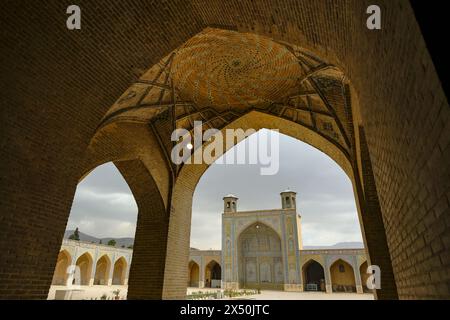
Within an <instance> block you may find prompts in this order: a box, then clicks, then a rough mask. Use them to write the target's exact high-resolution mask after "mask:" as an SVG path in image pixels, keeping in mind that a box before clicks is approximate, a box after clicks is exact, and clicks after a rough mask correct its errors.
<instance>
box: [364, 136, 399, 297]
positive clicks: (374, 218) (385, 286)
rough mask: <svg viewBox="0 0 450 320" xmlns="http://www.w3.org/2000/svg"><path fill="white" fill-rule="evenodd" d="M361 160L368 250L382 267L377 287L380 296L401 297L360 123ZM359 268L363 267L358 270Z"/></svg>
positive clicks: (369, 255)
mask: <svg viewBox="0 0 450 320" xmlns="http://www.w3.org/2000/svg"><path fill="white" fill-rule="evenodd" d="M359 131H360V147H361V163H362V173H363V184H362V185H361V183H360V182H359V178H358V177H356V184H357V188H359V189H360V190H361V188H362V187H363V190H364V191H363V192H359V194H360V195H362V194H363V197H364V198H363V199H361V197H360V204H361V219H362V224H363V228H364V232H363V234H364V237H365V245H366V250H367V252H368V257H367V258H368V264H369V265H377V266H379V267H380V269H381V289H379V290H375V295H376V297H377V299H389V300H391V299H398V294H397V286H396V283H395V278H394V273H393V270H392V262H391V256H390V253H389V247H388V244H387V240H386V231H385V227H384V223H383V217H382V213H381V208H380V204H379V200H378V193H377V189H376V186H375V180H374V176H373V171H372V164H371V161H370V157H369V149H368V147H367V142H366V138H365V134H364V128H362V127H360V128H359ZM358 272H359V270H358Z"/></svg>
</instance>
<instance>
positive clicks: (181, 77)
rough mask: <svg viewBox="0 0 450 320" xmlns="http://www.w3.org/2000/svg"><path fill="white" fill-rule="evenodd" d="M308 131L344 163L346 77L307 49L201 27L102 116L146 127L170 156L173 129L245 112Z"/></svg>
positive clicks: (348, 136) (218, 123) (348, 127)
mask: <svg viewBox="0 0 450 320" xmlns="http://www.w3.org/2000/svg"><path fill="white" fill-rule="evenodd" d="M254 110H256V111H259V112H263V113H267V114H270V115H274V116H277V117H281V118H284V119H287V120H289V121H292V122H294V123H297V124H300V125H302V126H304V127H307V128H309V129H311V130H313V131H314V132H316V133H317V134H319V135H321V136H322V137H324V138H326V139H327V140H328V141H330V142H331V143H333V144H334V145H335V146H336V147H338V148H339V149H340V150H341V151H342V152H343V153H344V154H345V155H346V156H347V158H348V159H349V160H350V159H351V158H352V155H353V154H354V152H353V150H352V148H353V147H352V146H353V141H354V137H353V136H352V132H353V130H352V125H353V124H352V123H353V122H352V118H351V117H352V112H351V106H350V94H349V89H348V84H347V80H346V79H345V77H344V75H343V74H342V72H340V70H339V69H338V68H337V67H335V66H333V65H331V64H328V63H327V62H325V61H323V60H321V59H320V58H319V57H317V56H316V55H314V54H313V53H311V52H308V51H307V50H305V49H302V48H300V47H297V46H293V45H290V44H288V43H281V42H276V41H273V40H271V39H269V38H267V37H263V36H258V35H255V34H249V33H239V32H236V31H228V30H222V29H214V28H207V29H205V30H204V31H203V32H201V33H199V34H197V35H196V36H194V37H193V38H191V39H190V40H188V41H187V42H186V43H185V44H183V45H182V46H181V47H179V48H178V49H176V50H175V51H173V52H171V53H170V54H169V55H167V56H166V57H165V58H163V59H162V60H161V61H160V62H159V63H157V64H156V65H154V66H153V67H151V68H150V69H149V70H148V71H147V72H146V73H145V74H144V75H143V76H142V77H141V78H140V79H139V81H137V82H136V83H134V84H133V85H132V86H131V87H130V88H129V89H128V90H127V91H126V92H125V93H124V94H123V95H122V97H120V98H119V99H118V100H117V102H116V103H115V104H114V105H113V106H112V107H111V109H110V110H109V111H108V113H107V114H106V115H105V117H104V119H103V121H102V123H101V125H100V127H102V126H104V125H106V124H108V123H111V122H114V121H134V122H146V123H148V124H149V125H150V127H151V128H152V130H153V131H154V133H155V134H156V135H157V136H158V137H159V140H160V143H161V145H162V147H163V149H165V152H167V153H168V154H170V150H171V148H172V146H173V145H172V142H171V140H170V135H171V133H172V131H173V130H174V129H175V128H184V129H187V130H193V128H194V121H202V122H203V128H204V130H207V129H210V128H215V129H221V128H224V127H225V126H226V125H228V124H229V123H231V122H233V121H234V120H236V119H238V118H240V117H242V116H243V115H245V114H247V113H248V112H250V111H254Z"/></svg>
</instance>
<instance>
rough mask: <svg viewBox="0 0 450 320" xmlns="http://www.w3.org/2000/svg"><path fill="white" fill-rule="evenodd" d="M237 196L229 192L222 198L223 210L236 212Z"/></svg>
mask: <svg viewBox="0 0 450 320" xmlns="http://www.w3.org/2000/svg"><path fill="white" fill-rule="evenodd" d="M238 199H239V198H238V197H236V196H235V195H232V194H229V195H227V196H225V197H224V198H223V212H227V213H228V212H237V201H238Z"/></svg>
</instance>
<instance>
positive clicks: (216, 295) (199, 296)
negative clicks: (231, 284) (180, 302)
mask: <svg viewBox="0 0 450 320" xmlns="http://www.w3.org/2000/svg"><path fill="white" fill-rule="evenodd" d="M260 293H261V290H259V289H258V290H249V289H246V290H229V289H227V290H223V291H196V292H192V293H191V294H189V295H187V297H186V298H187V299H189V300H209V299H221V298H235V297H242V296H250V295H254V294H260Z"/></svg>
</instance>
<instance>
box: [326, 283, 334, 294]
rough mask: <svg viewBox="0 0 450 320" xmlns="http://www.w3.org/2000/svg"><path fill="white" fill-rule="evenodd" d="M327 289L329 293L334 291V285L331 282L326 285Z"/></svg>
mask: <svg viewBox="0 0 450 320" xmlns="http://www.w3.org/2000/svg"><path fill="white" fill-rule="evenodd" d="M325 290H326V292H327V293H333V287H332V286H331V284H327V285H325Z"/></svg>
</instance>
